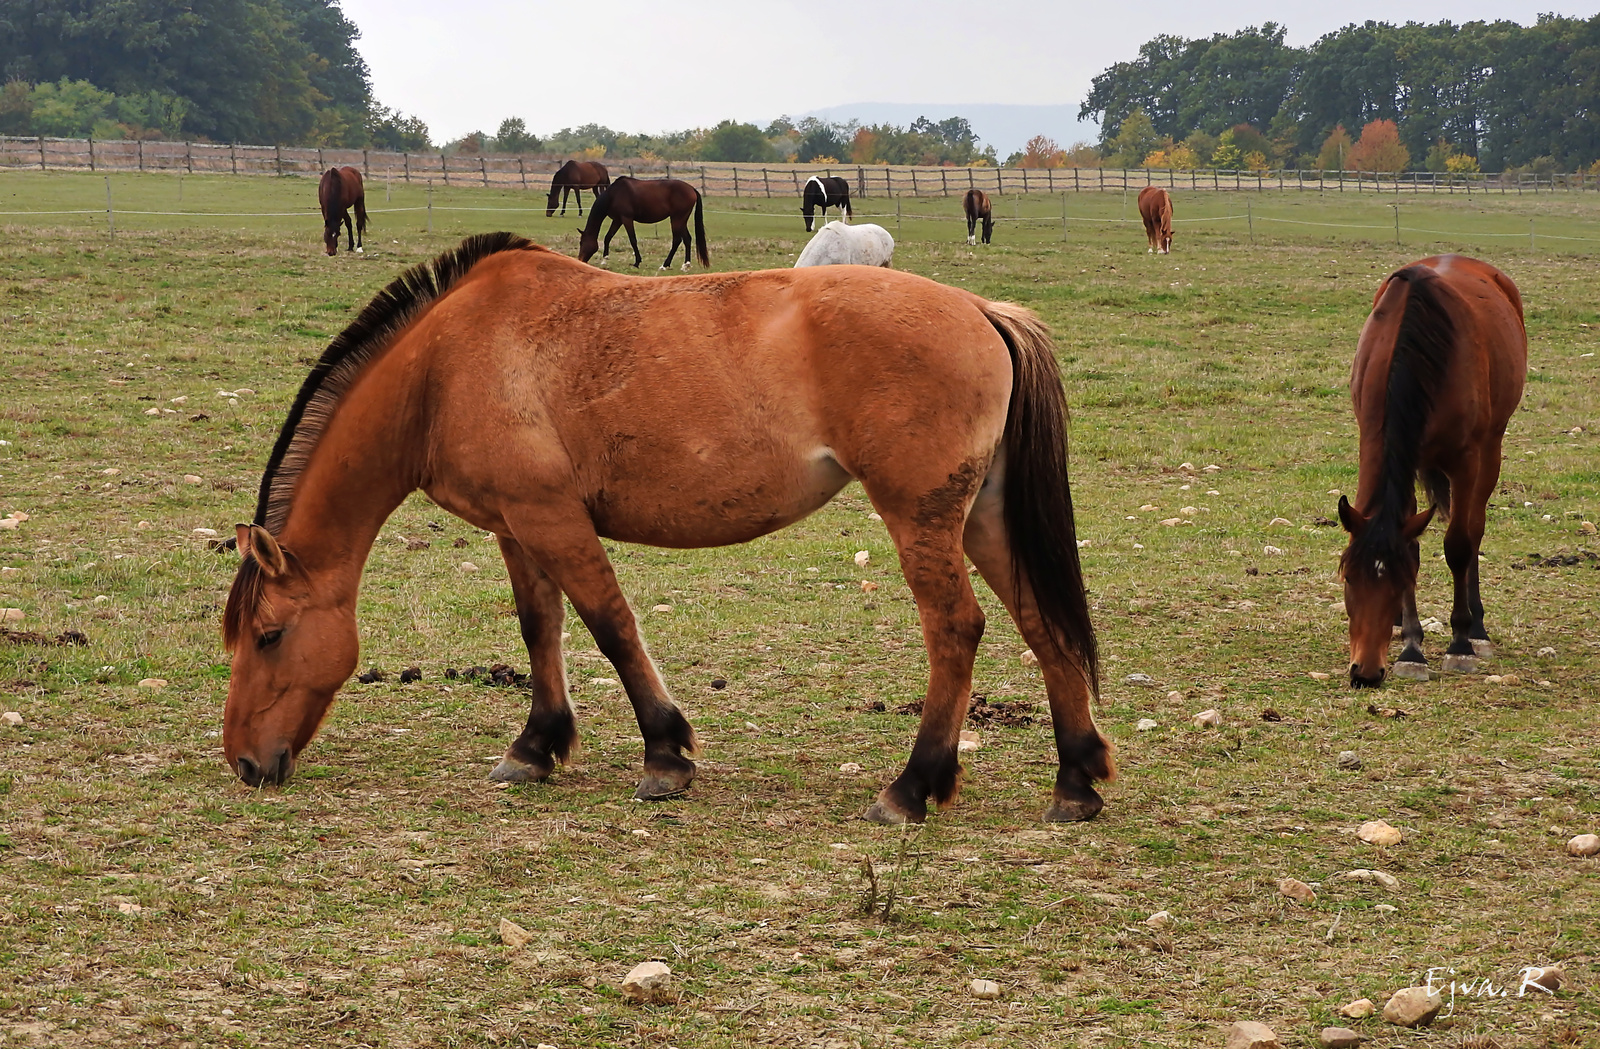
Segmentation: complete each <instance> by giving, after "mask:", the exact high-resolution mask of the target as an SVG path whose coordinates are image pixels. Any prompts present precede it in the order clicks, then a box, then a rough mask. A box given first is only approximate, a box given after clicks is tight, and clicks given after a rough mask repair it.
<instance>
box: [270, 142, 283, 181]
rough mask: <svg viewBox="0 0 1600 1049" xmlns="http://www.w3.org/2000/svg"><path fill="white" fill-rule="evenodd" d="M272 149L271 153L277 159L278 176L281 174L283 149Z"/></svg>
mask: <svg viewBox="0 0 1600 1049" xmlns="http://www.w3.org/2000/svg"><path fill="white" fill-rule="evenodd" d="M272 148H273V151H274V153H275V154H276V158H277V165H278V174H280V175H282V174H283V147H282V146H273V147H272Z"/></svg>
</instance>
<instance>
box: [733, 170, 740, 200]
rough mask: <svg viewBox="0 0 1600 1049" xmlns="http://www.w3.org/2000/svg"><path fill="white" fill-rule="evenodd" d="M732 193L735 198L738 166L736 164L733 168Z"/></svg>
mask: <svg viewBox="0 0 1600 1049" xmlns="http://www.w3.org/2000/svg"><path fill="white" fill-rule="evenodd" d="M733 195H734V198H735V199H737V198H738V196H739V168H738V167H737V166H735V167H734V169H733Z"/></svg>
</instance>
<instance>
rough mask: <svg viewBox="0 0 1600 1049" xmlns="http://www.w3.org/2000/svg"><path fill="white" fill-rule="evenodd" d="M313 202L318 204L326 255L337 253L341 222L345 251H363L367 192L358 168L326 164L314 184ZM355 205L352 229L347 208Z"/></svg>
mask: <svg viewBox="0 0 1600 1049" xmlns="http://www.w3.org/2000/svg"><path fill="white" fill-rule="evenodd" d="M317 203H319V204H321V205H322V246H323V247H325V248H327V249H328V254H329V255H337V254H339V225H340V223H341V222H343V224H344V227H345V233H346V235H347V236H349V238H350V243H349V247H347V248H346V249H345V250H347V251H359V252H362V253H363V254H365V251H366V249H365V248H363V247H362V245H361V238H362V236H363V235H364V234H365V233H366V231H367V195H366V190H364V189H363V188H362V186H361V172H359V171H357V170H356V169H355V168H351V167H343V168H329V169H328V170H327V171H324V172H323V173H322V182H321V183H320V184H319V185H318V186H317ZM352 206H354V207H355V209H356V221H355V227H354V229H352V228H351V225H350V208H351V207H352Z"/></svg>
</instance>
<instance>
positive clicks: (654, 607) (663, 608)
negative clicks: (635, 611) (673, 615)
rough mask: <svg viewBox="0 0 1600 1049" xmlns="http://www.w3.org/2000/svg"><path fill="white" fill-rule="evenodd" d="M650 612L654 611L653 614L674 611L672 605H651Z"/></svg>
mask: <svg viewBox="0 0 1600 1049" xmlns="http://www.w3.org/2000/svg"><path fill="white" fill-rule="evenodd" d="M650 611H652V612H670V611H672V606H671V605H651V606H650Z"/></svg>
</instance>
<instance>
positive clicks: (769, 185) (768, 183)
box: [761, 168, 772, 200]
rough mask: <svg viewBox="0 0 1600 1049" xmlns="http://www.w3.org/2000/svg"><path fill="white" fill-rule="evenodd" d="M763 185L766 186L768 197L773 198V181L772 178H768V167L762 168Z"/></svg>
mask: <svg viewBox="0 0 1600 1049" xmlns="http://www.w3.org/2000/svg"><path fill="white" fill-rule="evenodd" d="M761 185H762V186H763V187H765V188H766V191H767V199H768V200H771V199H772V182H771V180H769V179H768V178H767V169H766V168H762V169H761Z"/></svg>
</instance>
